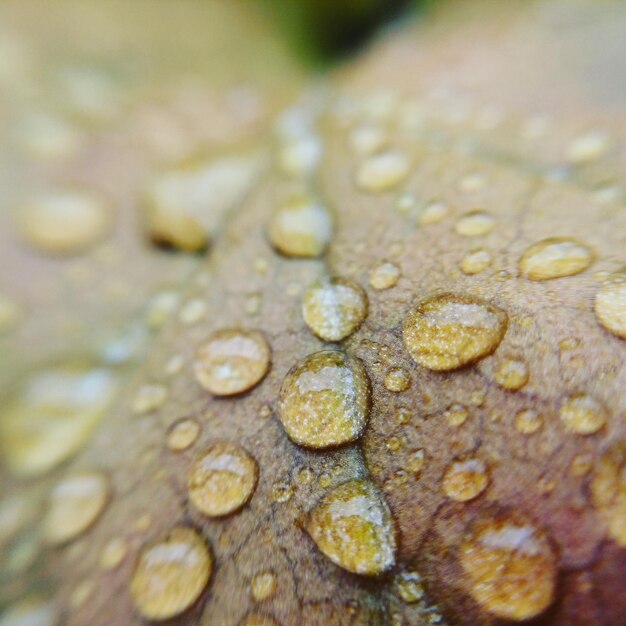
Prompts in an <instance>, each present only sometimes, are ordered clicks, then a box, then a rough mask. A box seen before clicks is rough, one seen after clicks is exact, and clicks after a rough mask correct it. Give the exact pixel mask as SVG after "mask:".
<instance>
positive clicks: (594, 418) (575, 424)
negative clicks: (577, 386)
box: [559, 393, 607, 435]
mask: <svg viewBox="0 0 626 626" xmlns="http://www.w3.org/2000/svg"><path fill="white" fill-rule="evenodd" d="M559 416H560V418H561V421H562V422H563V425H564V426H565V428H566V430H568V431H570V432H572V433H576V434H578V435H593V434H594V433H597V432H598V431H599V430H600V429H601V428H602V427H603V426H604V425H605V424H606V419H607V415H606V409H605V408H604V406H602V404H601V403H600V402H599V401H598V400H596V399H595V398H594V397H592V396H589V395H587V394H584V393H578V394H574V395H572V396H569V397H568V398H566V399H565V400H564V401H563V403H562V404H561V408H560V411H559Z"/></svg>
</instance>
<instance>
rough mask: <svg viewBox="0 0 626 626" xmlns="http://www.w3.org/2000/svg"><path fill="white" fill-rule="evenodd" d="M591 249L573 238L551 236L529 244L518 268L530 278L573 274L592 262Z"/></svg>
mask: <svg viewBox="0 0 626 626" xmlns="http://www.w3.org/2000/svg"><path fill="white" fill-rule="evenodd" d="M593 260H594V255H593V253H592V252H591V250H590V249H589V248H588V247H587V246H585V245H583V244H581V243H578V242H577V241H574V240H573V239H561V238H557V237H552V238H549V239H543V240H542V241H540V242H538V243H536V244H534V245H532V246H530V247H529V248H527V249H526V251H525V252H524V254H523V255H522V256H521V258H520V260H519V269H520V272H521V273H522V275H523V276H525V277H526V278H529V279H530V280H550V279H552V278H562V277H564V276H573V275H574V274H578V273H580V272H582V271H584V270H586V269H587V268H588V267H589V266H590V265H591V263H593Z"/></svg>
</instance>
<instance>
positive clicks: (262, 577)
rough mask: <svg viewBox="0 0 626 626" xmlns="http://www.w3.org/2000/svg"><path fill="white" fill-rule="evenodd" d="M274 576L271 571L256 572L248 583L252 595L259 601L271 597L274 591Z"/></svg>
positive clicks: (275, 585) (275, 584)
mask: <svg viewBox="0 0 626 626" xmlns="http://www.w3.org/2000/svg"><path fill="white" fill-rule="evenodd" d="M276 587H277V583H276V576H274V574H273V572H261V573H259V574H256V576H255V577H254V578H253V579H252V581H251V583H250V591H251V592H252V597H253V598H254V599H255V600H256V601H257V602H261V601H263V600H267V599H268V598H271V597H272V596H273V595H274V594H275V593H276Z"/></svg>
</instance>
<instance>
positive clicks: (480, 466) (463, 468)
mask: <svg viewBox="0 0 626 626" xmlns="http://www.w3.org/2000/svg"><path fill="white" fill-rule="evenodd" d="M488 484H489V475H488V473H487V467H486V466H485V464H484V463H483V462H482V461H481V460H480V459H467V460H463V461H455V462H454V463H452V464H451V465H450V466H449V467H448V469H447V470H446V473H445V474H444V476H443V482H442V488H443V491H444V493H445V494H446V495H447V496H448V498H450V499H452V500H456V501H457V502H467V501H468V500H473V499H474V498H476V497H477V496H479V495H480V494H481V493H482V492H483V491H484V490H485V489H486V488H487V485H488Z"/></svg>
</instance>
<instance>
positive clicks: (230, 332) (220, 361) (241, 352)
mask: <svg viewBox="0 0 626 626" xmlns="http://www.w3.org/2000/svg"><path fill="white" fill-rule="evenodd" d="M270 358H271V353H270V347H269V344H268V343H267V341H266V340H265V337H264V336H263V335H262V334H261V333H260V332H258V331H256V330H245V329H239V328H226V329H222V330H218V331H215V332H214V333H213V334H212V335H211V336H210V337H209V338H208V339H207V340H206V341H205V342H204V343H203V344H202V345H201V346H200V347H199V348H198V351H197V353H196V360H195V362H194V371H195V374H196V378H197V379H198V382H199V383H200V384H201V385H202V386H203V387H204V388H205V389H206V390H207V391H210V392H211V393H212V394H214V395H216V396H231V395H234V394H238V393H242V392H243V391H247V390H248V389H252V387H254V386H255V385H257V384H258V383H259V382H261V380H262V379H263V377H264V376H265V375H266V374H267V372H268V370H269V367H270Z"/></svg>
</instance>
